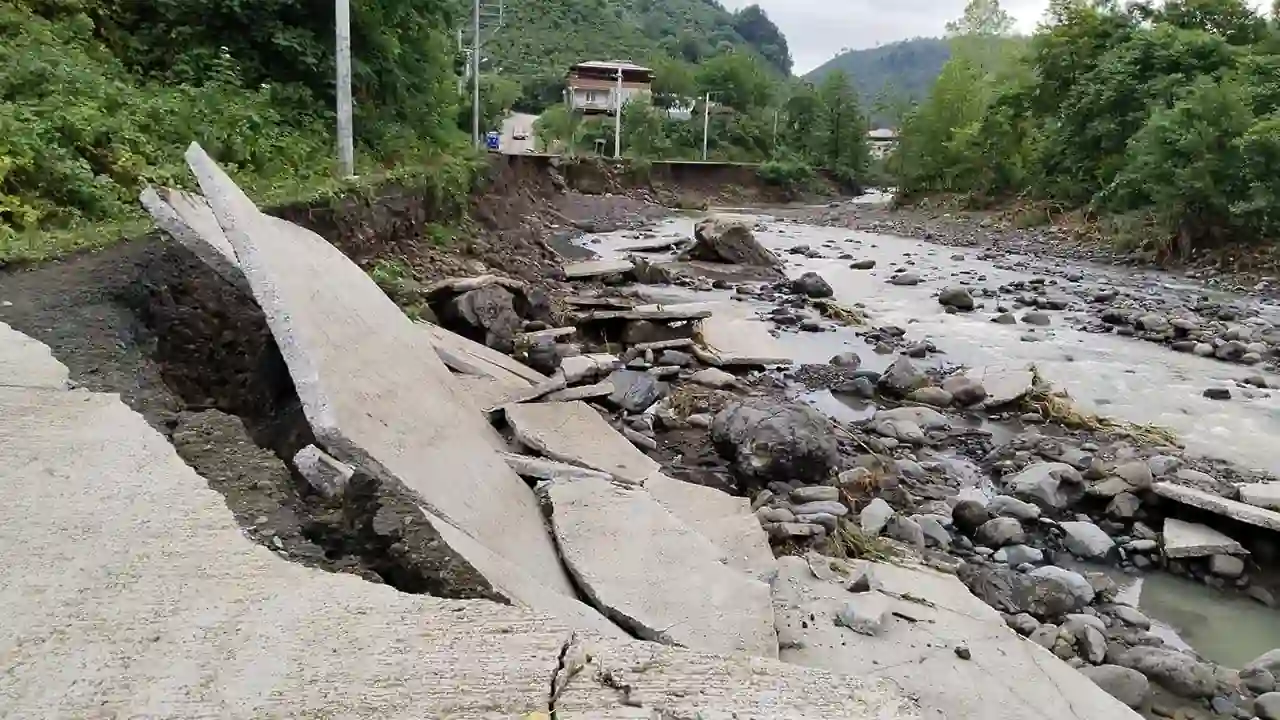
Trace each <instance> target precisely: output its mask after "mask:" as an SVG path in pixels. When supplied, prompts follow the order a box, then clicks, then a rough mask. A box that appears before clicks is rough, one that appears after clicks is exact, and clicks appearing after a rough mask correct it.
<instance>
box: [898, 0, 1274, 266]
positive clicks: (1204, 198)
mask: <svg viewBox="0 0 1280 720" xmlns="http://www.w3.org/2000/svg"><path fill="white" fill-rule="evenodd" d="M979 3H981V4H986V5H988V9H990V7H989V6H991V5H994V4H995V3H994V0H975V1H974V3H971V9H972V8H973V7H974V5H976V4H979ZM962 26H963V27H962ZM957 28H958V29H960V31H961V32H960V34H958V35H957V37H956V38H955V42H954V44H953V57H952V59H951V60H950V61H948V64H947V66H946V67H945V68H944V70H943V72H942V74H941V75H940V76H939V78H938V80H937V82H936V83H935V85H934V87H933V90H932V93H931V95H930V97H929V98H928V100H927V101H925V102H924V103H922V104H921V105H920V106H919V107H917V108H916V109H915V110H913V111H912V112H911V113H910V114H909V117H908V119H907V121H906V123H905V124H904V126H903V133H902V135H903V136H902V144H901V147H900V150H899V152H898V153H897V155H896V157H895V169H896V171H897V173H898V179H899V182H900V184H901V187H902V190H903V191H904V192H906V193H908V194H920V193H933V192H948V193H960V194H963V195H965V196H967V197H969V198H970V199H972V200H975V201H979V202H990V201H994V200H998V199H1000V198H1008V197H1013V196H1019V197H1022V198H1026V199H1030V200H1033V201H1038V202H1043V203H1051V204H1053V205H1056V206H1057V207H1060V208H1080V209H1083V210H1085V211H1087V212H1089V213H1092V214H1094V215H1096V216H1103V217H1107V218H1116V219H1121V218H1124V219H1129V220H1137V221H1138V222H1137V223H1136V226H1139V227H1144V228H1146V234H1145V236H1144V237H1146V238H1148V239H1152V240H1154V241H1155V247H1156V249H1158V250H1160V251H1162V252H1167V253H1177V254H1182V253H1186V252H1189V251H1190V250H1192V249H1194V248H1196V247H1198V246H1204V245H1212V244H1217V243H1222V242H1227V241H1238V240H1248V239H1267V238H1275V237H1276V233H1277V232H1278V231H1280V226H1278V221H1280V204H1278V203H1280V192H1278V191H1280V187H1277V180H1276V178H1277V177H1278V176H1277V171H1278V170H1280V154H1278V153H1280V144H1278V143H1280V134H1278V130H1280V122H1278V121H1277V118H1280V27H1278V26H1277V25H1276V21H1275V20H1274V19H1272V20H1268V19H1267V18H1265V17H1263V16H1261V15H1259V14H1258V13H1257V12H1255V11H1254V10H1253V9H1252V7H1251V6H1250V4H1248V3H1246V2H1244V0H1167V1H1165V2H1160V3H1157V2H1153V1H1151V0H1147V1H1145V2H1139V3H1133V4H1130V5H1129V6H1127V7H1125V8H1121V7H1119V4H1118V3H1115V2H1106V1H1103V0H1096V1H1091V2H1090V1H1084V0H1053V2H1052V3H1051V6H1050V21H1049V22H1048V23H1046V24H1045V25H1044V26H1043V27H1042V28H1041V29H1040V30H1039V31H1037V33H1036V34H1035V35H1034V36H1033V37H1032V38H1031V39H1030V42H1029V44H1027V45H1026V46H1025V47H1021V44H1020V43H1018V42H1017V41H1015V40H1010V39H1008V38H1006V37H1005V36H1003V35H1002V34H1001V33H999V32H997V33H994V34H993V33H986V32H975V31H973V29H972V27H970V26H968V24H967V23H960V24H959V25H957ZM1129 224H1130V225H1134V223H1129ZM1138 239H1139V240H1141V239H1143V238H1138Z"/></svg>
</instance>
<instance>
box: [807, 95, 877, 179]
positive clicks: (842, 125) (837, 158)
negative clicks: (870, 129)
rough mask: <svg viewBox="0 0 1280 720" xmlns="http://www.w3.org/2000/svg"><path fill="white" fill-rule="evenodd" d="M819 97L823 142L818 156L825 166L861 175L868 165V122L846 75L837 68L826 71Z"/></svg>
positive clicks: (845, 173)
mask: <svg viewBox="0 0 1280 720" xmlns="http://www.w3.org/2000/svg"><path fill="white" fill-rule="evenodd" d="M818 98H819V101H820V107H821V109H822V116H823V117H822V121H821V122H820V124H819V127H820V128H821V136H822V139H823V141H824V144H825V148H823V150H822V152H821V155H820V157H822V158H823V159H824V161H825V162H824V164H825V166H826V167H828V168H830V169H832V170H834V171H836V172H839V173H840V174H841V175H843V176H845V177H848V178H857V177H860V176H861V175H862V173H863V172H864V171H865V170H866V168H867V122H866V119H865V118H864V117H863V115H862V109H861V107H860V106H859V104H858V96H857V94H856V93H855V92H854V90H853V86H852V85H851V84H850V83H849V78H848V77H846V76H845V74H844V73H842V72H839V71H836V72H833V73H831V74H830V75H827V77H826V78H824V79H823V80H822V85H821V86H820V87H819V88H818Z"/></svg>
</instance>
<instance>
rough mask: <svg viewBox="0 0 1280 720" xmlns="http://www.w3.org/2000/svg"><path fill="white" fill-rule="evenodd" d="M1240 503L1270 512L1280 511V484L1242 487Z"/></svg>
mask: <svg viewBox="0 0 1280 720" xmlns="http://www.w3.org/2000/svg"><path fill="white" fill-rule="evenodd" d="M1238 489H1239V490H1240V501H1241V502H1244V503H1246V504H1249V505H1254V506H1257V507H1260V508H1266V509H1268V510H1280V482H1269V483H1248V484H1245V485H1240V486H1239V488H1238Z"/></svg>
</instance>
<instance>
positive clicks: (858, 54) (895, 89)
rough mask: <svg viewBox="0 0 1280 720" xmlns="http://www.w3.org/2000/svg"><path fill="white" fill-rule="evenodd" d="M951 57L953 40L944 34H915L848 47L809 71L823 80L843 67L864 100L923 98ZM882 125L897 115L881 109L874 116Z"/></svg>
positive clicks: (812, 77)
mask: <svg viewBox="0 0 1280 720" xmlns="http://www.w3.org/2000/svg"><path fill="white" fill-rule="evenodd" d="M950 57H951V44H950V43H949V42H948V41H947V40H944V39H941V38H914V39H912V40H903V41H901V42H895V43H889V44H887V45H881V46H879V47H875V48H869V49H866V50H845V51H844V52H842V53H840V54H839V55H837V56H835V57H834V58H832V59H831V60H828V61H827V62H825V63H823V64H822V65H820V66H818V67H817V68H816V69H814V70H812V71H810V72H809V73H808V74H807V75H805V79H806V80H809V81H811V82H815V83H819V82H822V79H823V78H825V77H826V76H827V75H829V74H831V73H833V72H835V71H837V70H838V71H841V72H843V73H845V75H847V76H849V77H851V78H853V82H854V84H855V85H856V86H857V87H858V92H859V93H860V95H861V97H862V101H863V103H864V104H869V103H872V102H875V101H876V100H878V99H880V98H882V97H883V98H885V99H886V100H890V101H892V100H897V99H906V100H916V101H918V100H923V99H924V98H925V97H927V96H928V95H929V88H930V87H932V86H933V82H934V81H935V80H937V78H938V74H939V73H940V72H942V66H943V65H945V64H946V62H947V60H948V59H949V58H950ZM872 119H873V120H874V121H875V122H876V123H877V124H880V125H882V126H887V125H892V124H893V123H894V122H895V121H896V120H897V118H895V117H892V114H891V113H880V114H877V115H876V116H875V117H873V118H872Z"/></svg>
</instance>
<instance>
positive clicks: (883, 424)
mask: <svg viewBox="0 0 1280 720" xmlns="http://www.w3.org/2000/svg"><path fill="white" fill-rule="evenodd" d="M871 429H872V430H873V431H875V432H876V434H878V435H883V436H884V437H887V438H893V439H894V440H900V441H902V442H906V443H915V444H922V443H924V442H925V440H926V437H925V434H924V428H922V427H920V426H919V425H917V424H915V423H913V422H911V421H910V420H905V419H903V420H894V419H878V420H876V421H875V422H874V423H872V425H871Z"/></svg>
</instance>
